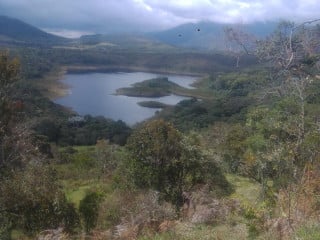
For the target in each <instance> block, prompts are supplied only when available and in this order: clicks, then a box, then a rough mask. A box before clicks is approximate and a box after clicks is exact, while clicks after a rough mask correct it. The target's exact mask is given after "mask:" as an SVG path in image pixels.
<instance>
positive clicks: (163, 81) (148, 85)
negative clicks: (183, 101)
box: [116, 77, 186, 98]
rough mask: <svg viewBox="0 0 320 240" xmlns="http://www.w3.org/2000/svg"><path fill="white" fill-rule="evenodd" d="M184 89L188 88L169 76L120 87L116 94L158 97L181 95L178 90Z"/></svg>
mask: <svg viewBox="0 0 320 240" xmlns="http://www.w3.org/2000/svg"><path fill="white" fill-rule="evenodd" d="M183 91H186V89H185V88H183V87H181V86H179V85H178V84H176V83H174V82H171V81H169V80H168V78H167V77H157V78H152V79H149V80H145V81H142V82H138V83H135V84H133V85H132V87H125V88H119V89H117V91H116V94H117V95H125V96H128V97H147V98H158V97H165V96H169V95H171V94H177V95H180V94H178V92H180V93H181V92H183Z"/></svg>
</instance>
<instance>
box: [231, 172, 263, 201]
mask: <svg viewBox="0 0 320 240" xmlns="http://www.w3.org/2000/svg"><path fill="white" fill-rule="evenodd" d="M226 177H227V180H228V181H229V182H230V183H231V184H232V185H233V186H234V187H235V192H234V193H233V194H232V195H231V196H230V197H231V198H234V199H238V200H240V201H241V202H242V203H244V204H249V205H256V204H258V201H259V197H260V194H261V190H262V189H261V186H260V184H258V183H257V182H255V181H253V180H250V179H249V178H245V177H241V176H237V175H232V174H228V175H227V176H226Z"/></svg>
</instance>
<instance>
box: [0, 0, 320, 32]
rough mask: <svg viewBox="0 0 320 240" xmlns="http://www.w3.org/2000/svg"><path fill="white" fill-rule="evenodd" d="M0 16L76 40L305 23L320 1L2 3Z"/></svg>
mask: <svg viewBox="0 0 320 240" xmlns="http://www.w3.org/2000/svg"><path fill="white" fill-rule="evenodd" d="M0 15H5V16H9V17H14V18H18V19H20V20H23V21H25V22H27V23H30V24H32V25H34V26H36V27H39V28H41V29H44V30H46V31H49V32H53V33H56V34H61V35H64V36H69V37H76V36H77V35H82V34H91V33H110V32H150V31H158V30H164V29H168V28H171V27H175V26H177V25H180V24H183V23H188V22H198V21H214V22H220V23H250V22H256V21H278V20H279V19H288V20H294V21H297V22H299V21H306V20H311V19H318V18H320V0H0Z"/></svg>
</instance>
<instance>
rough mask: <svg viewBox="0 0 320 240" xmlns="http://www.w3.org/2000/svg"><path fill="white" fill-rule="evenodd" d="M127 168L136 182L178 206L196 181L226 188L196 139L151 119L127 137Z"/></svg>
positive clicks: (163, 122)
mask: <svg viewBox="0 0 320 240" xmlns="http://www.w3.org/2000/svg"><path fill="white" fill-rule="evenodd" d="M127 148H128V150H129V153H130V154H129V159H128V167H129V169H130V171H131V173H130V174H131V178H132V179H133V181H134V183H135V185H137V186H138V187H140V188H152V189H154V190H157V191H159V192H160V194H161V196H162V198H163V199H164V200H167V201H170V202H172V203H173V204H174V205H175V206H176V207H177V208H179V207H180V206H181V205H182V203H183V196H182V193H183V191H187V190H190V189H191V188H192V186H194V185H195V184H199V183H206V182H207V183H210V184H212V185H213V184H214V185H217V186H221V187H222V188H223V187H227V186H228V183H227V181H226V180H225V178H224V176H223V175H222V174H221V172H220V170H219V169H218V167H217V166H216V165H215V164H214V162H213V161H210V160H209V159H207V158H206V156H205V155H204V154H203V153H202V151H201V150H200V146H199V143H198V142H197V140H196V139H195V138H192V137H191V138H187V137H184V136H182V135H181V133H180V132H179V131H177V130H176V129H175V128H174V127H173V126H172V125H171V124H169V123H167V122H165V121H163V120H154V121H151V122H148V123H146V124H145V125H144V126H142V127H141V128H140V129H137V130H136V131H135V132H134V133H133V134H132V136H131V137H130V139H129V140H128V144H127Z"/></svg>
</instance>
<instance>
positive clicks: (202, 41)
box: [0, 16, 277, 51]
mask: <svg viewBox="0 0 320 240" xmlns="http://www.w3.org/2000/svg"><path fill="white" fill-rule="evenodd" d="M228 26H231V27H235V28H240V29H242V30H244V31H246V32H248V33H251V34H252V35H254V36H257V37H264V36H266V35H268V34H270V33H271V32H273V31H274V30H275V28H276V26H277V24H276V23H274V22H268V23H261V22H260V23H254V24H247V25H246V24H241V25H239V24H238V25H230V24H221V23H214V22H199V23H187V24H183V25H179V26H177V27H174V28H171V29H168V30H164V31H158V32H152V33H136V34H129V33H123V34H94V35H85V36H82V37H80V38H79V39H78V40H76V39H74V41H75V42H77V41H78V42H79V43H80V44H86V45H92V46H94V45H99V44H101V43H102V44H104V46H109V47H110V46H121V47H122V48H137V49H141V50H150V49H159V51H161V49H166V50H170V49H173V48H189V49H190V48H192V49H195V50H208V49H209V50H222V51H223V50H225V38H224V29H225V28H226V27H228ZM1 43H9V44H34V45H61V44H62V45H63V44H64V43H67V44H68V43H71V40H70V39H67V38H63V37H60V36H56V35H53V34H50V33H47V32H45V31H42V30H40V29H39V28H36V27H34V26H32V25H30V24H28V23H25V22H23V21H21V20H18V19H15V18H11V17H7V16H0V44H1ZM71 44H72V43H71Z"/></svg>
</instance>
